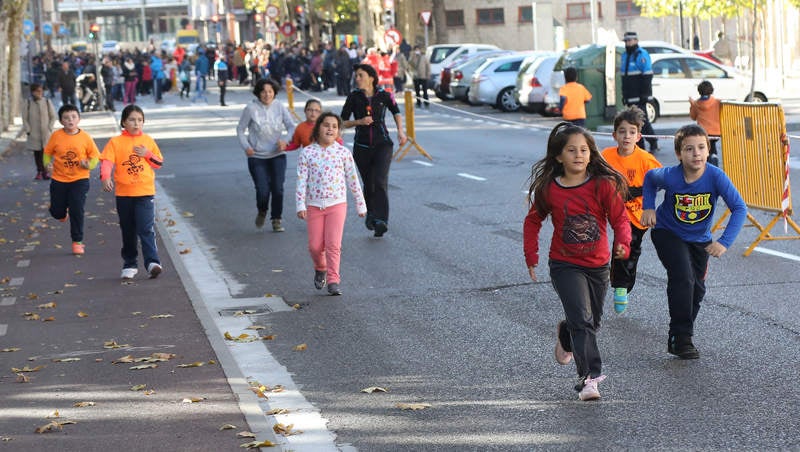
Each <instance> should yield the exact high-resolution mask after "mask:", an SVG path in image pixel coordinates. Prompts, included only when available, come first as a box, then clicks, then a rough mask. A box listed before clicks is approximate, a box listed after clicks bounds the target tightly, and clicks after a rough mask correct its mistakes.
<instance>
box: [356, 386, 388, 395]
mask: <svg viewBox="0 0 800 452" xmlns="http://www.w3.org/2000/svg"><path fill="white" fill-rule="evenodd" d="M361 392H366V393H367V394H372V393H373V392H389V390H388V389H386V388H381V387H380V386H370V387H369V388H364V389H362V390H361Z"/></svg>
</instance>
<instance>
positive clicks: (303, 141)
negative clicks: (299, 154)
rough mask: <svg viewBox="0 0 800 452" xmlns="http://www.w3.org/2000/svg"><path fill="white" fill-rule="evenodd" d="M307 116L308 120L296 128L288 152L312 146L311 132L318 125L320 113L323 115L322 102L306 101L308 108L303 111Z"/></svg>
mask: <svg viewBox="0 0 800 452" xmlns="http://www.w3.org/2000/svg"><path fill="white" fill-rule="evenodd" d="M303 112H305V114H306V120H305V121H303V122H301V123H300V124H298V125H297V127H295V128H294V134H293V135H292V141H290V142H289V144H288V145H286V150H287V151H294V150H295V149H300V148H304V147H306V146H308V145H309V144H311V142H312V140H311V132H312V131H313V130H314V127H315V125H316V123H317V118H319V115H320V113H322V102H320V101H319V100H317V99H309V100H308V101H306V107H305V109H303Z"/></svg>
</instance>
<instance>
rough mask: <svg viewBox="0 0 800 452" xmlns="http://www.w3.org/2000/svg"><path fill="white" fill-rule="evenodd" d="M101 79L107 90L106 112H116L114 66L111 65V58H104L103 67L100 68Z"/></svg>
mask: <svg viewBox="0 0 800 452" xmlns="http://www.w3.org/2000/svg"><path fill="white" fill-rule="evenodd" d="M100 78H101V79H102V80H101V81H102V83H103V88H104V89H105V95H104V96H105V101H106V104H105V107H106V110H108V111H114V93H113V88H114V66H113V65H112V64H111V58H109V57H104V58H103V65H102V66H101V67H100Z"/></svg>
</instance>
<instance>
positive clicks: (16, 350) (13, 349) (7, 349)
mask: <svg viewBox="0 0 800 452" xmlns="http://www.w3.org/2000/svg"><path fill="white" fill-rule="evenodd" d="M20 350H22V349H21V348H19V347H9V348H4V349H2V350H0V352H18V351H20Z"/></svg>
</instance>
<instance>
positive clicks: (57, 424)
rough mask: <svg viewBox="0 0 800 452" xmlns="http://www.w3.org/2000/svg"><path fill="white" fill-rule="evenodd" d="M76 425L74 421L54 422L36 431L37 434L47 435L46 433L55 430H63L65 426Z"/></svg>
mask: <svg viewBox="0 0 800 452" xmlns="http://www.w3.org/2000/svg"><path fill="white" fill-rule="evenodd" d="M74 423H75V422H73V421H64V422H57V421H53V422H50V423H49V424H45V425H42V426H41V427H37V428H36V430H35V431H36V433H46V432H49V431H52V430H54V429H57V430H61V428H62V427H63V426H65V425H67V424H74Z"/></svg>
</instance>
